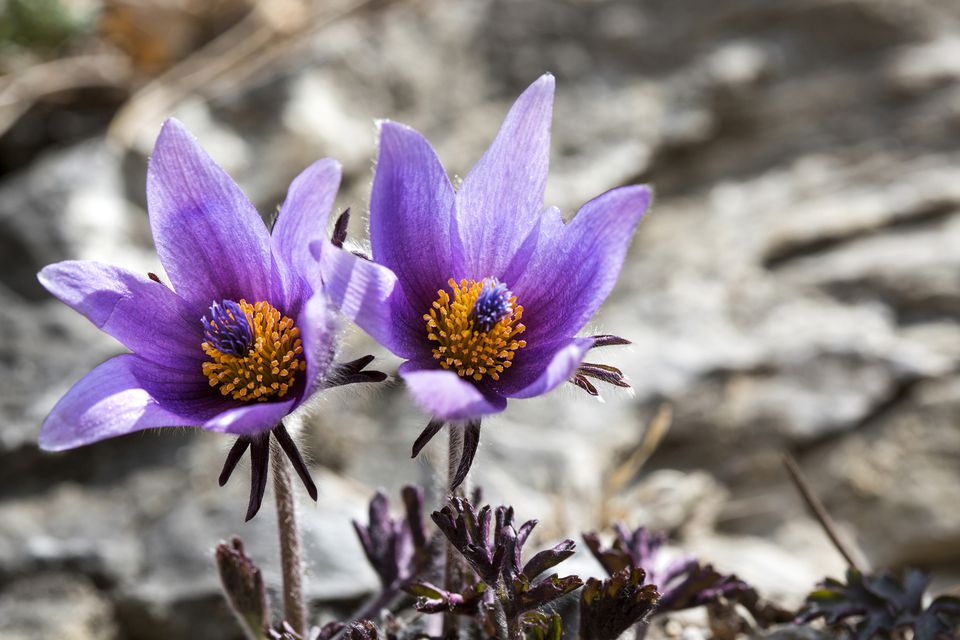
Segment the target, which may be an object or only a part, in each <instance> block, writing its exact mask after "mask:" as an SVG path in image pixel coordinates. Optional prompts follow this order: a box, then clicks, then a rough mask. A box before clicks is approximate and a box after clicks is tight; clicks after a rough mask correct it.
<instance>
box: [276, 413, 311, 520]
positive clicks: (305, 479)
mask: <svg viewBox="0 0 960 640" xmlns="http://www.w3.org/2000/svg"><path fill="white" fill-rule="evenodd" d="M273 436H274V437H275V438H276V439H277V443H278V444H279V445H280V448H281V449H282V450H283V453H284V454H286V456H287V459H288V460H289V461H290V464H291V465H293V470H294V471H296V472H297V475H298V476H299V477H300V481H301V482H302V483H303V486H304V488H305V489H306V490H307V494H308V495H309V496H310V499H311V500H313V501H314V502H316V501H317V485H316V484H315V483H314V482H313V478H312V477H311V476H310V469H308V468H307V463H306V462H305V461H304V459H303V456H302V455H301V454H300V449H299V448H297V445H296V443H295V442H294V441H293V438H291V437H290V434H289V433H288V432H287V428H286V427H285V426H283V423H280V424H278V425H277V426H276V427H275V428H274V430H273Z"/></svg>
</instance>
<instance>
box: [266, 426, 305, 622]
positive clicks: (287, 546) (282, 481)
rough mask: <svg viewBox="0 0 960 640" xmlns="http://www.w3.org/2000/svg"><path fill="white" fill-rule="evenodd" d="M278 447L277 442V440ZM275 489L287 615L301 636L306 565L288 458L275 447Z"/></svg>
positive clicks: (303, 619) (284, 610)
mask: <svg viewBox="0 0 960 640" xmlns="http://www.w3.org/2000/svg"><path fill="white" fill-rule="evenodd" d="M273 446H274V447H276V443H273ZM274 454H275V455H274V456H273V459H274V464H273V493H274V497H275V498H276V502H277V530H278V533H279V535H280V566H281V569H282V575H283V617H284V619H285V620H286V621H287V622H288V623H289V624H290V626H291V627H293V629H294V631H296V632H297V633H298V634H300V635H301V636H302V635H303V632H304V629H305V628H306V617H307V615H306V613H307V608H306V605H305V603H304V599H303V566H302V564H301V561H300V536H299V534H298V532H297V517H296V508H295V506H294V502H293V486H292V483H291V482H290V470H289V468H288V466H287V464H288V463H287V459H286V457H284V456H283V455H281V454H280V451H279V450H275V451H274Z"/></svg>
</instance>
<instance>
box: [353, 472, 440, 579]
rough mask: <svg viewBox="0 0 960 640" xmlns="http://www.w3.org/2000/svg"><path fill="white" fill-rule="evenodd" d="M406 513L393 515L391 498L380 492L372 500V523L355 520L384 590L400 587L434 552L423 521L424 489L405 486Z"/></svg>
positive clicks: (417, 571)
mask: <svg viewBox="0 0 960 640" xmlns="http://www.w3.org/2000/svg"><path fill="white" fill-rule="evenodd" d="M400 495H401V497H402V498H403V504H404V515H403V517H401V518H391V517H390V500H389V499H388V498H387V496H386V494H385V493H383V492H382V491H378V492H377V493H376V495H374V497H373V499H372V500H371V501H370V508H369V514H370V515H369V523H368V524H366V525H363V524H360V523H359V522H357V521H354V522H353V527H354V529H355V530H356V532H357V537H358V538H360V544H361V545H362V546H363V551H364V553H365V554H366V556H367V560H369V561H370V564H371V565H372V566H373V569H374V571H376V572H377V575H378V576H379V577H380V583H381V585H383V588H384V589H396V588H400V587H402V586H403V585H405V584H406V583H408V582H409V581H410V580H412V579H413V578H415V577H417V576H418V575H420V574H421V573H422V572H423V571H425V570H426V569H427V568H428V567H429V565H430V560H431V552H430V546H429V541H428V538H427V533H426V530H425V529H424V523H423V490H422V489H420V488H419V487H414V486H411V485H408V486H405V487H404V488H403V489H402V490H401V491H400Z"/></svg>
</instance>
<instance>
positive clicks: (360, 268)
mask: <svg viewBox="0 0 960 640" xmlns="http://www.w3.org/2000/svg"><path fill="white" fill-rule="evenodd" d="M311 249H312V250H313V252H314V256H316V258H317V259H318V260H319V261H320V270H321V272H322V273H323V286H324V291H325V293H326V294H327V295H328V296H329V298H330V301H331V302H332V303H333V304H334V305H335V306H336V307H338V308H339V309H340V311H341V312H342V313H343V315H345V316H346V317H347V318H349V319H350V320H352V321H354V322H356V323H357V324H358V325H359V326H360V328H361V329H363V330H364V331H366V332H367V333H368V334H370V335H371V336H372V337H373V338H374V339H375V340H376V341H377V342H379V343H380V344H382V345H383V346H385V347H386V348H388V349H390V351H392V352H393V353H395V354H397V355H398V356H400V357H401V358H416V357H421V356H422V355H423V354H424V352H425V351H426V352H427V353H429V347H428V346H427V340H426V325H425V323H424V322H423V320H422V319H421V318H419V317H418V316H417V314H416V311H415V310H414V309H413V308H412V307H411V306H410V304H409V303H408V302H407V298H406V296H405V295H404V293H403V290H402V289H401V288H400V286H399V284H398V282H397V276H395V275H394V273H393V272H392V271H390V269H388V268H386V267H384V266H382V265H379V264H377V263H375V262H371V261H369V260H364V259H363V258H360V257H358V256H355V255H353V254H352V253H349V252H347V251H344V250H342V249H339V248H337V247H335V246H333V245H332V244H330V243H329V242H325V241H321V242H314V243H313V244H312V245H311ZM422 313H423V312H421V314H422Z"/></svg>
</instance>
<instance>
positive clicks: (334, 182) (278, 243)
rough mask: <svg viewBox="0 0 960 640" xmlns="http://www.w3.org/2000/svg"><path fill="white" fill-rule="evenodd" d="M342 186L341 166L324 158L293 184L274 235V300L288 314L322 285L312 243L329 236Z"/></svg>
mask: <svg viewBox="0 0 960 640" xmlns="http://www.w3.org/2000/svg"><path fill="white" fill-rule="evenodd" d="M339 186H340V163H338V162H337V161H336V160H333V159H331V158H324V159H323V160H318V161H317V162H315V163H313V164H312V165H310V166H309V167H307V169H306V170H304V171H303V173H301V174H300V175H299V176H297V177H296V178H295V179H294V181H293V182H292V183H291V184H290V189H289V190H288V191H287V198H286V200H284V201H283V206H281V207H280V213H279V215H278V216H277V222H276V224H275V225H274V227H273V234H272V235H271V236H270V244H271V247H272V255H273V275H274V283H273V293H274V297H273V299H274V300H276V303H275V304H282V305H284V309H286V310H287V311H288V312H294V310H295V308H296V307H298V306H299V304H301V303H302V302H303V301H305V300H306V299H307V298H309V297H310V294H311V293H312V292H313V286H314V284H315V283H317V282H319V270H320V266H319V265H318V264H317V261H316V260H314V258H313V256H312V255H310V243H311V242H312V241H314V240H320V239H324V238H326V236H327V217H328V216H329V215H330V209H331V208H332V207H333V201H334V199H335V198H336V196H337V189H338V188H339Z"/></svg>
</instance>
